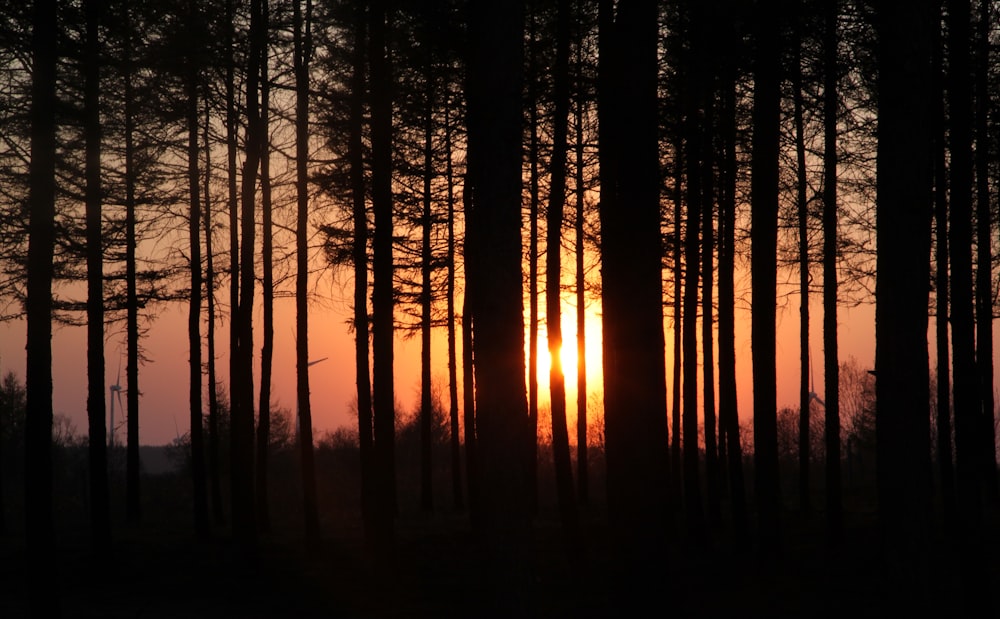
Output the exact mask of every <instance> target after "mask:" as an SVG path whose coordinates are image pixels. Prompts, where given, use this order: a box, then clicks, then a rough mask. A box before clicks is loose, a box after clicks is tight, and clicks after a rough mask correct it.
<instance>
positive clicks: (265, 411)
mask: <svg viewBox="0 0 1000 619" xmlns="http://www.w3.org/2000/svg"><path fill="white" fill-rule="evenodd" d="M261 18H262V19H261V21H262V24H263V25H262V27H263V30H264V32H265V33H267V31H268V28H269V20H270V16H269V10H268V2H267V0H264V1H263V3H262V6H261ZM267 62H268V61H267V42H266V34H265V41H264V43H263V47H262V49H261V63H260V131H261V134H260V194H261V196H260V202H261V204H260V206H261V216H262V217H261V219H262V225H261V239H260V240H261V270H262V271H263V278H262V282H261V297H262V299H261V300H262V302H263V303H262V304H263V319H264V320H263V324H262V325H261V327H262V331H263V334H262V342H261V349H260V394H259V395H260V400H259V402H260V404H259V406H258V409H257V411H258V412H257V437H256V438H257V454H256V455H257V466H256V483H257V485H256V488H255V498H256V501H257V526H258V527H259V528H260V530H261V531H262V532H265V533H266V532H269V531H270V530H271V514H270V511H269V509H268V490H267V475H268V472H267V466H268V457H269V456H270V451H271V449H270V443H271V368H272V364H273V362H274V257H273V254H274V243H273V241H272V238H273V236H274V221H273V214H272V204H271V140H270V135H269V133H270V129H269V125H270V120H269V118H270V110H269V109H268V108H269V107H270V105H271V103H270V101H271V85H270V83H269V82H270V80H269V78H268V68H267Z"/></svg>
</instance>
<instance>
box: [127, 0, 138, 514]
mask: <svg viewBox="0 0 1000 619" xmlns="http://www.w3.org/2000/svg"><path fill="white" fill-rule="evenodd" d="M123 15H124V19H125V23H124V26H123V30H124V36H125V42H124V47H125V49H124V51H123V56H124V63H123V68H122V72H123V75H122V82H123V83H124V87H125V90H124V93H123V95H124V99H125V101H124V103H123V104H124V112H125V308H126V309H125V312H126V316H125V339H126V342H127V344H126V348H127V351H126V361H125V380H126V384H127V385H128V391H126V392H125V401H126V406H127V408H126V410H127V411H128V412H127V414H126V416H127V419H128V429H127V439H126V440H127V447H126V456H125V518H126V520H128V522H131V523H137V522H139V520H140V519H141V518H142V502H141V494H140V492H139V489H140V478H139V395H140V394H141V392H140V391H139V296H138V293H137V290H136V287H137V283H136V279H137V274H136V255H135V252H136V245H137V241H136V212H135V208H136V198H135V184H136V182H135V181H136V169H135V167H136V166H135V89H134V88H133V86H132V76H133V72H134V71H133V68H132V54H133V53H134V50H133V48H132V12H131V5H127V6H125V7H124V8H123Z"/></svg>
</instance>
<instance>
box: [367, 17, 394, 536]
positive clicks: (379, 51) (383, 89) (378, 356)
mask: <svg viewBox="0 0 1000 619" xmlns="http://www.w3.org/2000/svg"><path fill="white" fill-rule="evenodd" d="M386 17H387V16H386V2H385V0H378V1H376V2H373V3H372V4H371V6H370V7H369V28H370V31H369V41H368V45H369V50H370V51H369V60H368V62H369V66H370V68H371V97H372V100H371V141H372V146H371V148H372V163H371V167H372V206H373V209H374V211H375V233H374V238H373V246H372V249H373V251H374V257H373V258H374V259H373V279H372V285H373V290H372V313H373V323H372V338H373V339H372V355H373V360H374V366H373V373H372V379H373V384H372V395H373V405H374V413H375V418H374V422H375V423H374V429H375V453H374V457H375V492H376V495H375V506H376V509H375V518H376V528H377V544H378V546H379V549H378V552H379V554H380V555H381V554H382V553H384V552H389V551H390V549H391V547H392V545H393V542H394V536H395V533H394V525H393V521H394V518H395V510H396V473H395V471H396V458H395V440H396V439H395V433H396V431H395V424H396V421H395V420H396V413H395V410H394V404H395V400H394V395H393V393H394V392H393V375H392V372H393V307H394V299H393V257H392V230H393V213H392V185H391V181H392V178H391V168H392V101H391V99H390V97H391V95H390V91H391V76H390V69H389V59H388V57H387V47H386V45H387V41H386V29H387V28H386Z"/></svg>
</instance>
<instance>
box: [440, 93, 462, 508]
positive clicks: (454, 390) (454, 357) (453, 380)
mask: <svg viewBox="0 0 1000 619" xmlns="http://www.w3.org/2000/svg"><path fill="white" fill-rule="evenodd" d="M446 97H447V98H449V99H450V97H451V95H450V94H449V95H446ZM450 113H451V102H450V100H449V101H446V102H445V116H444V140H445V144H444V152H445V177H446V178H447V182H448V198H447V200H448V257H447V261H448V283H447V286H448V291H447V296H448V299H447V304H448V325H447V327H448V419H449V423H450V428H451V480H452V500H453V502H454V505H455V509H462V508H463V507H464V506H465V494H464V492H463V491H462V448H461V445H462V439H461V436H459V422H458V410H459V406H458V346H457V341H456V337H457V334H456V327H457V325H456V324H455V323H456V321H457V319H458V315H457V314H456V313H455V311H456V310H455V294H456V292H457V289H456V285H455V271H456V268H455V267H456V264H455V263H456V258H457V256H456V252H455V246H456V237H455V180H456V179H455V170H454V164H453V161H452V145H453V142H452V139H453V137H452V133H453V131H454V127H453V126H452V124H451V117H450Z"/></svg>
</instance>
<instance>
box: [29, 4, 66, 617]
mask: <svg viewBox="0 0 1000 619" xmlns="http://www.w3.org/2000/svg"><path fill="white" fill-rule="evenodd" d="M57 7H58V5H57V3H56V2H55V0H35V1H34V3H33V4H32V13H31V15H32V20H31V23H32V31H31V58H32V75H31V110H30V112H29V115H30V122H31V142H30V148H31V160H30V163H29V171H28V187H29V193H28V204H29V209H30V210H29V213H30V217H29V221H28V275H27V278H28V281H27V298H26V300H25V308H24V310H25V317H26V318H27V343H26V346H25V348H26V350H27V359H26V365H25V369H26V371H25V390H26V402H25V408H26V415H25V417H26V419H25V484H24V488H25V498H24V508H25V539H26V543H27V556H28V582H29V583H30V584H29V590H28V596H29V598H28V599H29V604H30V607H31V611H32V613H33V614H35V615H37V616H39V617H44V616H55V615H57V614H58V612H59V602H58V597H57V596H56V595H53V593H54V592H53V591H52V587H51V580H50V571H51V570H52V565H53V564H54V558H53V556H52V277H53V253H54V250H55V239H54V235H55V232H54V229H55V196H56V182H55V166H56V122H55V117H56V62H57V52H56V50H57V33H58V28H57Z"/></svg>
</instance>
